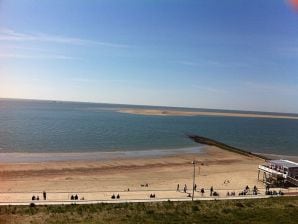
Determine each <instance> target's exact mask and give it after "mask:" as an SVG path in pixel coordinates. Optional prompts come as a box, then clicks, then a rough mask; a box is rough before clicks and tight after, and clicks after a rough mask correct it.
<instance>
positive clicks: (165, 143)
mask: <svg viewBox="0 0 298 224" xmlns="http://www.w3.org/2000/svg"><path fill="white" fill-rule="evenodd" d="M121 109H162V110H173V109H175V110H177V109H179V110H185V111H210V112H233V113H243V112H244V111H224V110H208V109H192V108H168V107H150V106H133V105H116V104H101V103H79V102H60V101H39V100H12V99H0V153H6V154H7V153H64V155H65V154H67V153H85V152H88V153H94V152H102V153H109V152H113V153H115V154H117V153H119V154H121V153H130V155H135V154H143V155H146V154H148V155H151V154H154V153H162V152H169V153H171V152H177V151H180V152H187V151H188V150H190V151H191V150H194V149H197V148H198V149H199V148H200V147H202V146H201V145H199V144H198V143H195V142H193V141H192V140H190V139H189V138H188V137H187V135H189V134H196V135H200V136H204V137H208V138H211V139H214V140H218V141H221V142H224V143H226V144H228V145H231V146H234V147H238V148H241V149H244V150H247V151H251V152H256V153H263V154H276V155H292V156H298V120H295V119H276V118H244V117H227V116H149V115H136V114H128V113H120V112H119V110H121ZM245 113H259V114H267V113H262V112H247V111H245ZM269 114H273V113H269ZM276 115H288V114H276ZM291 116H298V115H297V114H291ZM90 155H92V154H90Z"/></svg>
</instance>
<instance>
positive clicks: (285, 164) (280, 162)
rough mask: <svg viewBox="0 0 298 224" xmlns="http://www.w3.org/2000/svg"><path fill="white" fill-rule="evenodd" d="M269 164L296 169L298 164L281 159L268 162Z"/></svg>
mask: <svg viewBox="0 0 298 224" xmlns="http://www.w3.org/2000/svg"><path fill="white" fill-rule="evenodd" d="M269 163H271V164H275V165H279V166H283V167H288V168H292V167H297V168H298V163H295V162H292V161H290V160H283V159H278V160H270V161H269Z"/></svg>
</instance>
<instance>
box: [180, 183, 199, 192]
mask: <svg viewBox="0 0 298 224" xmlns="http://www.w3.org/2000/svg"><path fill="white" fill-rule="evenodd" d="M177 191H180V185H179V184H177ZM194 191H197V184H195V185H194ZM183 192H184V193H186V192H187V185H186V184H184V187H183Z"/></svg>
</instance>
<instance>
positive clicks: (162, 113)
mask: <svg viewBox="0 0 298 224" xmlns="http://www.w3.org/2000/svg"><path fill="white" fill-rule="evenodd" d="M118 112H120V113H128V114H139V115H151V116H227V117H248V118H276V119H298V116H287V115H271V114H270V115H269V114H253V113H229V112H207V111H206V112H205V111H184V110H183V111H179V110H157V109H154V110H153V109H152V110H151V109H121V110H119V111H118Z"/></svg>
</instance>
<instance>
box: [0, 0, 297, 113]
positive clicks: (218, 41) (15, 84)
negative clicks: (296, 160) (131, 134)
mask: <svg viewBox="0 0 298 224" xmlns="http://www.w3.org/2000/svg"><path fill="white" fill-rule="evenodd" d="M295 2H297V1H296V0H292V1H290V0H288V1H287V0H221V1H218V0H193V1H192V0H98V1H96V0H93V1H84V0H82V1H78V0H69V1H67V0H63V1H61V0H43V1H38V0H26V1H25V0H0V97H1V98H26V99H49V100H67V101H87V102H103V103H121V104H139V105H161V106H179V107H196V108H214V109H237V110H253V111H272V112H289V113H298V7H295V6H294V4H295ZM297 5H298V4H297V3H296V6H297Z"/></svg>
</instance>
